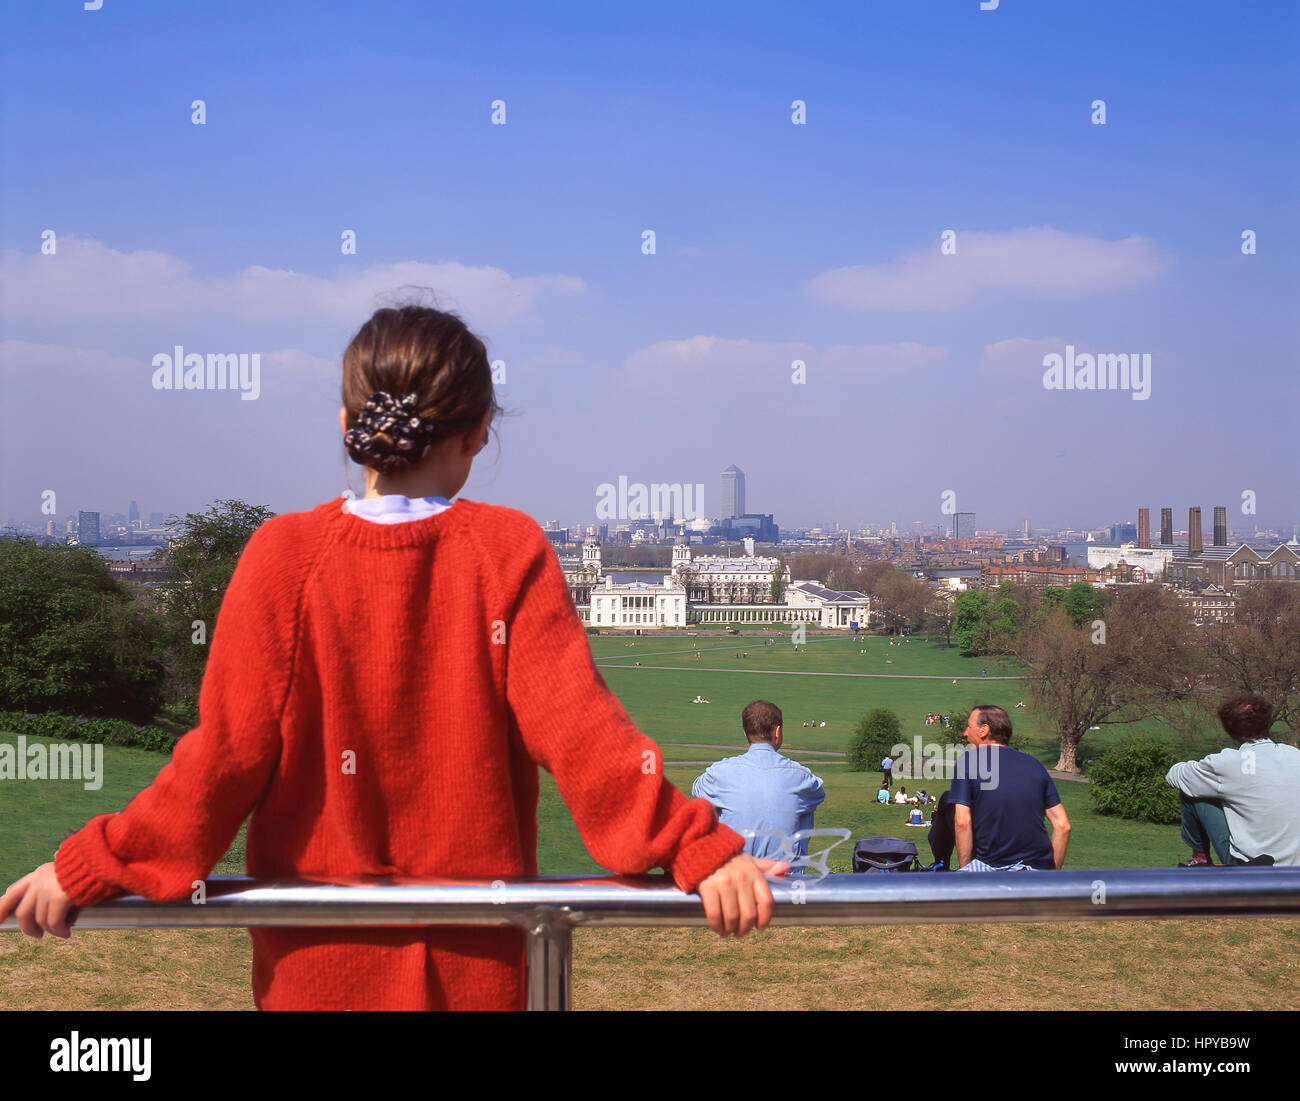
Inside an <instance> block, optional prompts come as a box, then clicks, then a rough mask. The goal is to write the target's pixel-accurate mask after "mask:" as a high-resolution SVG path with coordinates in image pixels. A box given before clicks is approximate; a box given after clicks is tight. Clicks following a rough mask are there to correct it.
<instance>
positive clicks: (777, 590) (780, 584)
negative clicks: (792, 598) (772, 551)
mask: <svg viewBox="0 0 1300 1101" xmlns="http://www.w3.org/2000/svg"><path fill="white" fill-rule="evenodd" d="M771 597H772V603H773V604H780V603H782V602H783V601H784V600H785V555H778V556H777V559H776V572H775V573H774V574H773V575H772V590H771Z"/></svg>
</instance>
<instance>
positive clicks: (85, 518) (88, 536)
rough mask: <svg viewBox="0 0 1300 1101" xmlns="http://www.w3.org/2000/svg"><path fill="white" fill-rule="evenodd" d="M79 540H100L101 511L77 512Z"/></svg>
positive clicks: (83, 541)
mask: <svg viewBox="0 0 1300 1101" xmlns="http://www.w3.org/2000/svg"><path fill="white" fill-rule="evenodd" d="M77 541H78V542H81V543H90V544H95V543H98V542H99V513H98V512H78V513H77Z"/></svg>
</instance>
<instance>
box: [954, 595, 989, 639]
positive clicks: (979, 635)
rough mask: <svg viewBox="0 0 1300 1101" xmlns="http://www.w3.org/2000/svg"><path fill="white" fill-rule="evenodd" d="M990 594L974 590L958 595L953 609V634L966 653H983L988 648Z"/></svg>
mask: <svg viewBox="0 0 1300 1101" xmlns="http://www.w3.org/2000/svg"><path fill="white" fill-rule="evenodd" d="M989 604H990V600H989V594H988V593H984V592H975V591H973V590H971V591H967V592H964V593H960V594H958V596H957V601H956V605H955V607H954V610H953V622H952V635H953V638H955V639H956V640H957V645H958V646H960V647H961V650H962V653H964V654H982V653H985V652H986V651H987V649H988V622H987V613H988V608H989Z"/></svg>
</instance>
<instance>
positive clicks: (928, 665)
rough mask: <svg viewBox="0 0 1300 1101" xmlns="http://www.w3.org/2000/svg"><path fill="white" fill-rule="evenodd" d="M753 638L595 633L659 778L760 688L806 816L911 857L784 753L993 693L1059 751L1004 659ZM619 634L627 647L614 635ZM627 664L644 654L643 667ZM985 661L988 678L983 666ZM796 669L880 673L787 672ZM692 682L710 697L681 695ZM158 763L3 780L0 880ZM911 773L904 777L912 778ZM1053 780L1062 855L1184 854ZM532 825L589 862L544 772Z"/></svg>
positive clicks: (691, 771) (108, 750)
mask: <svg viewBox="0 0 1300 1101" xmlns="http://www.w3.org/2000/svg"><path fill="white" fill-rule="evenodd" d="M766 637H775V632H772V633H771V634H769V635H764V634H762V633H761V629H754V631H753V633H747V634H744V635H741V636H739V637H736V636H727V635H723V634H722V633H721V631H720V629H713V630H711V631H706V630H701V631H700V632H699V633H698V634H697V635H695V636H690V635H688V634H687V633H685V632H671V633H665V634H663V635H660V636H644V635H643V636H640V637H635V638H634V637H631V636H611V635H602V636H599V637H593V638H592V639H591V643H592V650H593V653H594V655H595V656H596V660H597V662H598V663H599V664H600V671H601V673H602V675H603V676H604V677H605V679H606V681H607V682H608V684H609V686H610V688H611V689H612V690H613V691H614V692H615V694H616V695H617V696H618V697H619V699H620V700H621V701H622V703H623V705H624V706H625V707H626V708H627V710H628V713H629V714H630V715H631V716H632V719H633V721H634V722H636V724H637V725H638V727H639V728H640V729H641V730H642V731H644V732H645V733H646V734H647V735H648V736H650V737H651V738H654V739H655V740H656V741H657V742H658V743H659V744H660V745H661V746H662V747H663V748H664V757H665V762H666V765H667V772H668V777H669V779H671V780H672V781H673V782H674V783H675V784H677V786H678V787H679V788H681V789H682V790H683V791H687V792H689V790H690V785H691V781H692V780H693V779H694V778H695V777H696V776H698V775H699V774H700V772H702V771H703V770H704V767H705V766H704V765H703V764H689V765H685V764H679V763H675V762H683V761H692V762H710V761H714V760H718V759H720V758H722V757H726V756H731V755H732V754H735V753H741V752H744V750H745V748H746V744H745V742H744V736H743V734H742V733H741V729H740V713H741V711H742V710H743V708H744V706H745V705H746V704H747V703H749V702H750V701H751V700H754V699H769V700H772V701H773V702H774V703H776V704H777V705H778V706H779V707H781V708H782V710H783V712H784V713H785V717H786V731H785V735H786V744H785V746H784V747H783V749H784V750H786V751H795V758H796V759H797V760H802V761H803V762H804V763H806V764H808V766H809V767H810V768H812V770H813V771H814V772H816V773H817V774H818V775H819V776H821V777H822V779H823V780H824V781H825V782H826V789H827V797H826V801H825V802H824V803H823V804H822V806H821V808H820V809H819V811H818V814H817V825H818V826H819V827H825V826H842V827H847V828H848V829H850V830H851V831H852V832H853V836H854V837H868V836H872V835H874V834H886V835H890V836H897V837H906V838H908V839H911V840H915V841H916V843H917V847H918V848H919V849H920V850H921V852H922V855H923V856H927V855H928V849H927V848H926V845H925V836H926V831H925V830H923V829H911V828H908V827H905V826H904V825H903V822H904V820H905V819H906V812H905V811H904V810H903V809H902V808H899V807H894V806H890V807H881V806H879V805H878V804H876V803H875V801H874V794H875V790H876V787H877V786H878V784H879V779H880V777H879V774H878V773H875V772H869V773H852V772H850V771H848V768H847V766H846V764H844V763H843V761H842V760H841V759H837V758H830V757H813V756H807V757H800V756H798V753H797V751H799V750H822V751H829V752H843V751H844V750H845V749H846V748H847V746H848V741H849V738H850V735H851V733H852V730H853V727H854V725H855V724H856V722H857V720H858V718H859V717H860V716H861V715H862V714H863V712H865V711H866V710H867V709H869V708H871V707H877V706H885V707H890V708H893V709H894V710H895V711H896V712H897V713H898V715H899V717H900V719H901V720H902V724H903V740H904V741H907V742H910V741H911V739H912V738H913V737H914V736H918V735H919V736H920V737H922V738H923V739H927V740H929V739H932V738H935V737H937V735H936V732H935V729H934V728H933V727H927V726H925V724H924V717H925V714H926V713H927V712H928V711H939V712H949V711H955V712H962V711H964V710H966V709H968V708H969V707H970V706H971V705H972V704H974V703H998V704H1001V705H1003V706H1005V707H1007V708H1008V710H1011V712H1012V716H1013V719H1014V721H1015V724H1016V734H1015V738H1014V739H1013V743H1012V744H1013V745H1014V746H1015V747H1016V748H1019V749H1023V750H1025V751H1026V752H1029V753H1033V754H1034V755H1035V756H1037V757H1038V758H1039V760H1042V761H1043V762H1044V763H1045V764H1047V765H1049V766H1050V765H1051V764H1053V763H1054V762H1055V760H1056V739H1055V737H1054V736H1053V734H1052V732H1051V729H1050V726H1049V725H1048V724H1047V723H1046V722H1045V721H1044V720H1043V718H1042V717H1041V716H1039V715H1036V714H1034V712H1033V710H1032V708H1026V709H1023V710H1015V709H1014V705H1015V703H1016V701H1017V700H1019V699H1022V698H1024V697H1025V687H1024V682H1023V681H1021V680H997V679H994V678H995V677H999V676H1007V675H1014V674H1015V673H1016V670H1015V668H1014V666H1011V665H1009V664H1006V663H999V662H995V661H990V660H985V659H979V658H965V657H962V656H961V654H960V653H959V652H958V651H957V650H956V649H955V648H952V649H949V648H947V647H945V646H944V645H943V642H942V640H940V641H938V642H934V641H930V640H925V639H919V638H916V639H913V640H912V641H911V642H908V643H904V644H900V645H895V646H890V645H889V643H888V640H887V639H884V638H879V637H870V638H867V637H863V638H859V639H853V638H851V637H849V636H847V635H845V634H843V633H840V632H834V633H824V634H819V633H817V632H809V635H808V644H807V646H806V647H800V651H799V653H797V654H796V653H795V652H794V648H793V647H792V646H791V645H790V643H789V642H788V641H787V640H782V641H781V642H779V643H777V644H776V645H772V646H764V644H763V640H764V638H766ZM627 642H634V643H635V645H634V646H631V647H629V646H626V645H625V643H627ZM692 642H694V643H696V644H697V648H698V649H700V650H701V651H702V652H703V657H702V658H701V660H700V661H698V662H696V661H695V660H694V658H693V656H692V646H691V643H692ZM737 650H742V651H745V650H747V651H748V653H749V657H748V658H747V659H743V660H737V659H736V658H735V657H734V654H735V652H736V651H737ZM862 650H866V651H867V652H866V653H865V654H863V653H861V652H860V651H862ZM636 661H640V662H641V663H642V665H641V667H640V668H637V667H636V666H635V665H634V662H636ZM687 663H690V665H689V666H687ZM672 666H687V668H685V669H674V668H671V667H672ZM984 670H987V671H988V674H989V676H988V679H985V678H983V677H981V672H982V671H984ZM809 673H821V674H827V673H831V674H844V673H849V674H863V673H871V674H877V675H876V676H872V677H865V676H806V675H804V676H800V675H789V674H809ZM921 678H932V679H921ZM953 678H957V683H956V684H953V683H952V681H953ZM696 693H700V694H702V695H703V696H705V697H706V698H708V699H709V700H711V701H712V702H711V703H710V704H709V705H707V706H705V705H700V704H692V703H690V702H689V701H690V700H691V699H692V697H694V696H695V694H696ZM805 719H808V720H814V719H815V720H816V721H818V722H821V721H822V720H825V721H826V724H827V725H826V727H825V728H820V727H819V728H818V729H816V730H812V729H807V730H806V729H804V728H802V727H801V726H800V725H799V724H800V723H801V722H803V721H804V720H805ZM1143 729H1145V730H1147V731H1152V732H1160V731H1161V730H1162V728H1161V727H1160V725H1159V724H1156V723H1149V724H1144V727H1143ZM1127 733H1128V731H1127V730H1126V729H1123V728H1121V729H1119V730H1105V731H1102V732H1095V733H1090V734H1089V735H1088V737H1087V738H1086V739H1085V741H1084V743H1083V747H1082V754H1081V755H1082V757H1084V758H1086V757H1088V756H1089V755H1090V753H1095V752H1096V751H1098V750H1099V749H1100V748H1101V747H1103V746H1105V745H1107V744H1111V743H1113V742H1114V741H1116V740H1117V739H1119V738H1122V737H1125V736H1126V735H1127ZM1166 736H1168V735H1167V734H1166ZM34 740H35V739H31V738H29V739H28V742H29V743H31V742H32V741H34ZM0 741H8V742H10V743H11V744H12V743H14V742H15V735H12V734H4V733H0ZM692 743H694V744H692ZM706 746H720V747H728V748H705V747H706ZM1217 748H1219V745H1218V744H1217V743H1216V742H1206V743H1203V744H1200V745H1195V746H1180V752H1181V753H1183V755H1185V756H1188V757H1193V756H1197V757H1199V756H1201V755H1203V754H1204V753H1206V752H1210V751H1212V750H1214V749H1217ZM166 761H167V758H166V757H165V756H163V755H162V754H159V753H152V752H147V751H145V750H137V749H122V748H118V747H114V746H106V747H105V749H104V780H103V786H102V787H101V788H100V789H99V790H97V791H86V790H85V789H84V787H83V786H82V784H81V783H80V782H79V781H50V780H40V781H37V780H26V781H18V780H10V781H5V782H4V784H3V787H2V788H0V792H2V793H3V798H2V799H0V839H3V845H0V883H4V884H7V883H9V882H10V881H12V880H13V879H15V878H17V877H18V876H20V875H23V874H25V873H26V872H28V871H31V869H32V868H34V867H36V866H37V865H39V864H42V863H44V862H45V861H47V860H50V859H51V858H52V856H53V854H54V851H55V850H56V849H57V848H58V846H59V844H60V842H61V841H62V839H63V838H64V837H65V836H67V834H68V833H69V832H70V831H72V830H75V829H77V828H79V827H80V826H81V825H83V824H84V823H85V822H86V821H87V820H88V819H90V818H92V817H94V816H95V815H96V814H101V813H104V812H108V811H116V810H120V809H121V808H122V807H124V806H125V805H126V804H127V803H128V802H129V801H130V800H131V798H132V797H133V796H134V795H135V794H136V793H137V792H139V791H140V790H141V789H142V788H144V787H145V786H147V785H148V784H149V783H150V782H151V781H152V779H153V777H154V776H155V775H156V774H157V772H158V770H159V769H160V768H161V767H162V766H163V765H164V764H165V763H166ZM912 786H913V784H910V783H909V784H908V787H909V789H910V788H911V787H912ZM915 786H916V787H925V788H927V790H929V791H930V792H931V793H932V794H936V795H937V794H938V793H939V792H940V791H942V790H943V789H944V788H945V787H946V786H947V785H946V783H945V782H943V781H918V782H916V783H915ZM1057 788H1058V790H1059V791H1060V793H1061V798H1062V800H1063V801H1064V803H1065V806H1066V809H1067V811H1068V812H1069V814H1070V818H1071V822H1072V824H1073V826H1074V829H1073V833H1072V841H1071V848H1070V853H1069V857H1068V861H1067V867H1142V866H1150V865H1154V866H1165V865H1169V864H1172V863H1174V862H1175V861H1176V860H1179V859H1182V858H1183V857H1184V856H1185V853H1184V852H1183V850H1182V846H1181V844H1180V842H1179V840H1178V830H1177V827H1174V826H1152V825H1146V824H1142V823H1135V822H1127V821H1123V820H1118V819H1113V818H1105V817H1102V816H1100V815H1097V814H1094V813H1093V812H1092V810H1091V804H1090V800H1089V798H1088V792H1087V786H1086V785H1084V784H1080V783H1075V782H1071V781H1059V782H1058V783H1057ZM538 825H539V846H538V861H539V866H540V868H541V870H542V872H543V873H544V874H561V873H570V872H572V873H585V872H594V871H598V870H599V869H598V867H597V865H596V864H595V863H593V862H592V860H591V858H590V857H589V856H588V855H587V853H586V850H585V849H584V848H583V845H582V841H581V838H580V837H579V836H578V831H577V829H576V827H575V826H574V824H573V821H572V820H571V819H570V817H569V815H568V811H567V810H566V808H565V806H564V802H563V800H562V799H561V798H560V795H559V793H558V791H557V790H556V788H555V785H554V783H553V782H552V781H551V779H550V777H549V776H545V775H544V776H543V783H542V789H541V797H540V801H539V804H538ZM243 846H244V830H243V829H241V830H240V833H239V836H238V837H236V839H235V841H234V843H233V844H232V846H231V848H230V850H229V851H228V852H227V854H226V856H225V858H224V859H223V860H222V862H221V863H220V864H219V865H218V866H217V868H216V869H215V870H216V872H217V873H218V874H230V873H237V872H242V871H243V852H244V847H243ZM850 852H851V846H850V845H847V844H846V845H842V846H840V847H838V848H837V849H836V850H835V851H834V852H833V854H832V859H831V867H832V869H833V870H835V871H848V870H849V867H850V865H849V862H850V859H851V857H850Z"/></svg>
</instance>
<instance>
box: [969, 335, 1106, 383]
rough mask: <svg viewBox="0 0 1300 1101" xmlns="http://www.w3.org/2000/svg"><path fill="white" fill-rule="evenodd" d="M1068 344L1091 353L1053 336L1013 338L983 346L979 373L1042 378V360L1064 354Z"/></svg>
mask: <svg viewBox="0 0 1300 1101" xmlns="http://www.w3.org/2000/svg"><path fill="white" fill-rule="evenodd" d="M1067 343H1072V344H1074V347H1075V350H1076V351H1078V352H1087V351H1091V350H1092V349H1089V348H1086V347H1084V346H1083V345H1082V344H1079V343H1078V342H1076V341H1065V340H1062V339H1060V338H1059V337H1055V336H1049V337H1045V338H1044V339H1042V340H1035V339H1030V338H1029V337H1026V336H1016V337H1011V338H1010V339H1008V340H999V341H997V342H996V343H994V344H986V345H985V346H984V352H983V354H982V355H981V356H980V370H981V371H984V372H986V373H990V374H997V375H1012V374H1019V373H1027V374H1030V373H1035V372H1036V373H1037V374H1038V375H1041V374H1042V372H1043V357H1044V356H1046V355H1051V354H1053V353H1055V354H1057V355H1060V354H1061V353H1062V352H1064V351H1065V345H1066V344H1067Z"/></svg>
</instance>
